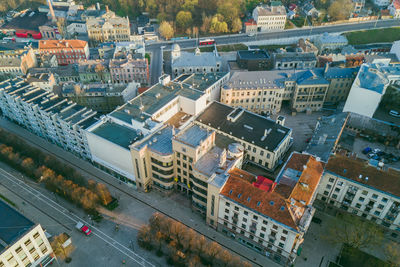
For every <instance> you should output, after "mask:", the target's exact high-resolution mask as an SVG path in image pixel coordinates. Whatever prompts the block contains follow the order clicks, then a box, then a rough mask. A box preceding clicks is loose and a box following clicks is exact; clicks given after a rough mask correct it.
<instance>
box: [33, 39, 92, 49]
mask: <svg viewBox="0 0 400 267" xmlns="http://www.w3.org/2000/svg"><path fill="white" fill-rule="evenodd" d="M86 45H87V42H86V41H83V40H40V41H39V50H40V49H64V48H72V49H77V48H85V46H86Z"/></svg>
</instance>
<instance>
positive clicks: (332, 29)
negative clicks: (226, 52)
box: [146, 20, 400, 84]
mask: <svg viewBox="0 0 400 267" xmlns="http://www.w3.org/2000/svg"><path fill="white" fill-rule="evenodd" d="M395 26H400V20H379V21H369V22H359V23H348V24H339V25H331V26H319V27H308V28H301V29H291V30H285V31H278V32H265V33H258V34H257V35H255V36H248V35H247V34H231V35H223V36H215V37H212V38H213V39H214V40H215V42H216V43H217V44H218V45H224V44H238V43H246V42H254V41H262V40H268V39H285V38H291V37H304V36H310V35H316V34H323V33H324V32H328V33H341V32H348V31H357V30H369V29H374V28H390V27H395ZM203 39H204V38H203ZM174 43H177V44H179V46H180V47H181V48H194V47H196V43H197V40H196V39H188V40H178V41H164V42H157V43H148V44H146V51H147V52H150V53H152V55H153V56H152V58H151V64H150V78H151V84H155V83H157V82H158V77H159V76H161V72H162V68H161V66H162V62H161V47H162V46H165V48H164V49H165V50H170V49H171V46H172V44H174Z"/></svg>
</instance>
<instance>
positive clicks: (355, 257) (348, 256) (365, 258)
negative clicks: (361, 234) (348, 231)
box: [340, 245, 390, 267]
mask: <svg viewBox="0 0 400 267" xmlns="http://www.w3.org/2000/svg"><path fill="white" fill-rule="evenodd" d="M340 265H342V266H343V267H355V266H362V267H377V266H379V267H390V264H388V263H387V262H384V261H383V260H380V259H378V258H376V257H374V256H372V255H370V254H367V253H365V252H363V251H361V250H358V249H354V248H352V247H349V246H346V245H344V247H343V250H342V254H341V257H340Z"/></svg>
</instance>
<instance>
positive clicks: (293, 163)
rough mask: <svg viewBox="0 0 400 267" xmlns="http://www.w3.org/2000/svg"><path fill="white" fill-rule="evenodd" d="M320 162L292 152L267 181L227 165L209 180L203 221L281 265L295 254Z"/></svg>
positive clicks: (310, 210)
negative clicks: (225, 169) (273, 179)
mask: <svg viewBox="0 0 400 267" xmlns="http://www.w3.org/2000/svg"><path fill="white" fill-rule="evenodd" d="M322 173H323V163H321V162H320V161H318V159H316V158H314V157H312V156H310V155H306V154H299V153H293V154H292V155H291V156H290V157H289V159H288V161H287V163H286V164H285V166H284V168H283V169H282V171H281V172H280V173H279V175H278V178H277V179H276V180H275V181H272V180H270V179H268V178H265V177H262V176H258V177H256V176H254V175H252V174H250V173H248V172H245V171H243V170H240V169H237V168H232V169H231V170H229V171H228V172H227V173H226V175H225V176H224V177H221V176H219V177H218V178H214V179H213V178H211V179H210V180H209V182H208V201H207V223H208V224H209V225H210V226H211V227H213V228H215V229H217V230H218V231H221V232H222V233H224V234H226V235H227V236H229V237H231V238H233V239H234V240H236V241H238V242H240V243H241V244H243V245H245V246H247V247H250V248H251V249H254V250H255V251H257V252H259V253H261V254H263V255H266V256H267V257H269V258H271V259H272V260H274V261H275V262H278V263H280V264H282V265H285V266H287V265H290V264H291V263H293V262H294V260H295V258H296V252H297V250H298V248H299V245H300V244H301V243H302V242H303V238H304V234H305V233H306V232H307V230H308V227H309V225H310V222H311V219H312V216H313V214H314V212H315V209H314V208H313V207H312V204H313V201H314V199H315V197H316V192H317V186H318V183H319V181H320V179H321V177H322Z"/></svg>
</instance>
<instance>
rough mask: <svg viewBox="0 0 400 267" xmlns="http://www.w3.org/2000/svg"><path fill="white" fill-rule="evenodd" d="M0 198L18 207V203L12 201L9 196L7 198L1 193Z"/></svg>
mask: <svg viewBox="0 0 400 267" xmlns="http://www.w3.org/2000/svg"><path fill="white" fill-rule="evenodd" d="M0 199H2V200H4V201H5V202H7V203H8V204H10V205H11V206H13V207H17V205H16V204H15V203H14V202H12V201H11V200H9V199H8V198H6V197H5V196H3V195H0Z"/></svg>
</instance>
